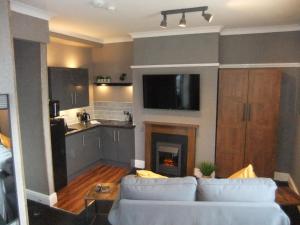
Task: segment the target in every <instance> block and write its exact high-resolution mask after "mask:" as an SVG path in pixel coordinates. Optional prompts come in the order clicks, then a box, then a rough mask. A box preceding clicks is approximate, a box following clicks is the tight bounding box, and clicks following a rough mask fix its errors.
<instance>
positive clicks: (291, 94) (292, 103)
mask: <svg viewBox="0 0 300 225" xmlns="http://www.w3.org/2000/svg"><path fill="white" fill-rule="evenodd" d="M282 73H283V77H282V85H281V99H280V116H279V118H280V122H279V130H278V132H279V133H278V136H279V139H278V151H277V167H276V169H277V171H280V172H286V173H288V172H290V170H291V165H292V162H293V160H294V158H293V152H294V151H295V150H296V151H297V148H296V135H297V129H298V128H297V120H298V116H299V115H298V114H299V113H298V112H297V107H298V105H299V100H300V98H299V97H298V96H297V93H298V92H299V91H298V89H299V88H300V85H299V83H298V82H297V81H298V80H299V79H300V68H282ZM298 149H300V148H298ZM299 151H300V150H299ZM299 169H300V168H299ZM299 178H300V177H299Z"/></svg>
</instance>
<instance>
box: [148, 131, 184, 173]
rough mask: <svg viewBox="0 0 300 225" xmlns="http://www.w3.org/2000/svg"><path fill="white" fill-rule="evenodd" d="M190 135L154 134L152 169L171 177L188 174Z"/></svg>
mask: <svg viewBox="0 0 300 225" xmlns="http://www.w3.org/2000/svg"><path fill="white" fill-rule="evenodd" d="M187 144H188V137H187V136H184V135H173V134H158V133H153V134H152V143H151V154H152V157H151V158H152V161H151V169H152V171H154V172H155V173H159V174H162V175H166V176H170V177H184V176H186V174H187V172H186V167H187V165H186V164H187Z"/></svg>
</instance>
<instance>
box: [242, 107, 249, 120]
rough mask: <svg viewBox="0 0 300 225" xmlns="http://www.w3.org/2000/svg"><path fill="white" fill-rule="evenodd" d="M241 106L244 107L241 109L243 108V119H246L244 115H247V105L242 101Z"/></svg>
mask: <svg viewBox="0 0 300 225" xmlns="http://www.w3.org/2000/svg"><path fill="white" fill-rule="evenodd" d="M243 108H244V109H243V110H244V111H243V121H246V119H247V118H246V117H247V108H248V107H247V103H244V106H243Z"/></svg>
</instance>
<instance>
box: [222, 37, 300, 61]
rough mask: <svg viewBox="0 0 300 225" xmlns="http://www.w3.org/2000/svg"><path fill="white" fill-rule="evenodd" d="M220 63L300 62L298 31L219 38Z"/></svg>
mask: <svg viewBox="0 0 300 225" xmlns="http://www.w3.org/2000/svg"><path fill="white" fill-rule="evenodd" d="M219 52H220V63H224V64H243V63H246V64H247V63H285V62H300V31H295V32H279V33H266V34H244V35H229V36H220V49H219Z"/></svg>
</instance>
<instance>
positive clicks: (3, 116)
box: [0, 109, 10, 137]
mask: <svg viewBox="0 0 300 225" xmlns="http://www.w3.org/2000/svg"><path fill="white" fill-rule="evenodd" d="M9 121H10V120H9V114H8V110H5V109H0V133H2V134H4V135H5V136H8V137H10V125H9Z"/></svg>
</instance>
